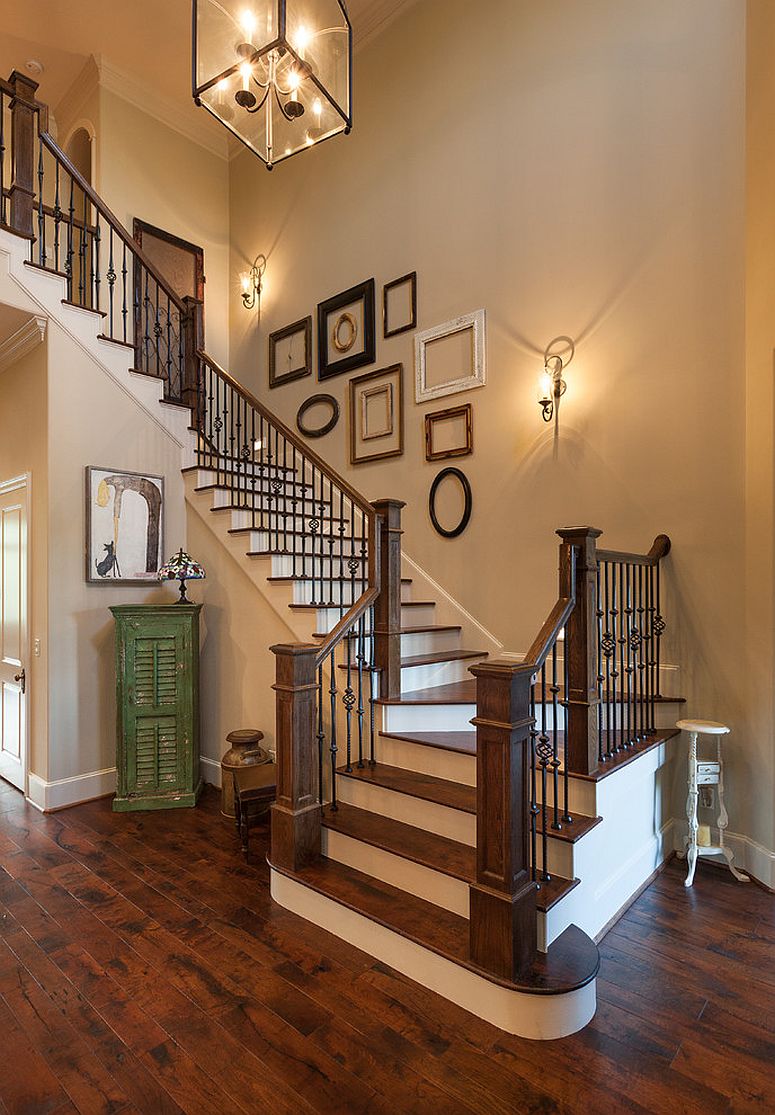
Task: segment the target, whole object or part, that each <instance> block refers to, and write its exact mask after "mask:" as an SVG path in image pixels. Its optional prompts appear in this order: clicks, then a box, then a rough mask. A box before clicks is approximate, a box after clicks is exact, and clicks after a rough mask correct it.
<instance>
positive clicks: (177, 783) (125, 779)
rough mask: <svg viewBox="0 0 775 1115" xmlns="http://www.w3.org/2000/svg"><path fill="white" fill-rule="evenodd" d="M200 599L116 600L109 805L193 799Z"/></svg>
mask: <svg viewBox="0 0 775 1115" xmlns="http://www.w3.org/2000/svg"><path fill="white" fill-rule="evenodd" d="M201 607H202V605H201V604H140V605H138V604H122V605H121V606H119V607H115V608H111V609H110V610H111V612H112V613H113V615H114V617H115V620H116V704H117V720H118V739H117V744H116V767H117V770H118V788H117V792H116V796H115V798H114V799H113V808H114V809H115V810H118V811H125V810H128V809H171V808H175V807H176V806H183V805H196V800H197V798H198V796H199V792H200V790H201V789H202V780H201V777H200V774H199V612H200V609H201Z"/></svg>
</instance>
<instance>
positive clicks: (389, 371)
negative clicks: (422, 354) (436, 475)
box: [348, 364, 404, 465]
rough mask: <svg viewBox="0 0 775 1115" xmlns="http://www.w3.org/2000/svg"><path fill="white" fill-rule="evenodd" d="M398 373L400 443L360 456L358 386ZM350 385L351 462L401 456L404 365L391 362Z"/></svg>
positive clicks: (397, 411)
mask: <svg viewBox="0 0 775 1115" xmlns="http://www.w3.org/2000/svg"><path fill="white" fill-rule="evenodd" d="M396 373H397V375H396V381H397V383H398V398H397V400H396V403H395V408H396V420H397V423H398V445H397V447H396V448H395V449H388V450H386V451H385V452H384V453H370V454H369V455H368V456H367V457H359V456H358V454H357V452H356V446H357V439H356V436H355V431H356V424H355V423H356V403H357V396H358V388H359V387H361V386H362V385H363V384H364V383H368V381H369V380H372V379H379V378H380V376H389V375H394V374H396ZM348 386H349V391H350V408H349V410H350V413H349V419H350V464H351V465H365V464H368V463H369V462H370V461H384V460H387V458H388V457H400V456H401V455H402V454H403V452H404V365H403V364H391V365H389V367H387V368H378V369H377V370H376V372H366V374H365V375H362V376H355V377H354V378H353V379H351V380H350V383H349V385H348Z"/></svg>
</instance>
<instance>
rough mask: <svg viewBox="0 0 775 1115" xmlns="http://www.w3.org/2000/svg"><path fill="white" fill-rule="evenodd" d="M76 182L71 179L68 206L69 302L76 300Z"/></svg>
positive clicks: (67, 270) (66, 270)
mask: <svg viewBox="0 0 775 1115" xmlns="http://www.w3.org/2000/svg"><path fill="white" fill-rule="evenodd" d="M74 190H75V182H74V181H73V179H72V178H71V179H70V205H69V208H68V221H67V260H66V262H65V274H66V275H67V300H68V302H72V301H74V299H73V254H74V252H73V222H74V221H75V196H74Z"/></svg>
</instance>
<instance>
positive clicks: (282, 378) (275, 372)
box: [269, 317, 312, 387]
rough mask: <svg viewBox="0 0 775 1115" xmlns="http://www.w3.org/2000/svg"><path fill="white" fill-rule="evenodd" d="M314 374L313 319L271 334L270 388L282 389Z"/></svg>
mask: <svg viewBox="0 0 775 1115" xmlns="http://www.w3.org/2000/svg"><path fill="white" fill-rule="evenodd" d="M311 372H312V318H311V317H303V318H301V319H300V320H299V321H294V323H293V324H292V325H286V326H285V327H284V328H283V329H277V330H275V332H274V333H270V334H269V386H270V387H281V386H282V384H284V383H291V382H292V381H293V380H295V379H302V378H303V377H304V376H308V375H310V374H311Z"/></svg>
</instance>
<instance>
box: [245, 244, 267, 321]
mask: <svg viewBox="0 0 775 1115" xmlns="http://www.w3.org/2000/svg"><path fill="white" fill-rule="evenodd" d="M265 271H266V256H265V255H261V254H260V253H259V254H258V255H257V256H256V258H255V259H254V260H253V264H252V266H251V268H250V270H249V271H243V272H242V274H241V275H240V282H241V284H242V305H243V306H244V307H245V309H246V310H252V309H253V308H254V307H255V306H258V316H259V318H260V317H261V291H262V289H263V286H264V272H265Z"/></svg>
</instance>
